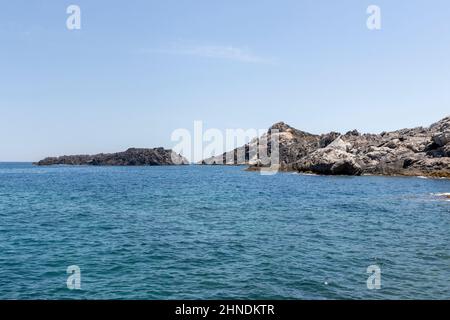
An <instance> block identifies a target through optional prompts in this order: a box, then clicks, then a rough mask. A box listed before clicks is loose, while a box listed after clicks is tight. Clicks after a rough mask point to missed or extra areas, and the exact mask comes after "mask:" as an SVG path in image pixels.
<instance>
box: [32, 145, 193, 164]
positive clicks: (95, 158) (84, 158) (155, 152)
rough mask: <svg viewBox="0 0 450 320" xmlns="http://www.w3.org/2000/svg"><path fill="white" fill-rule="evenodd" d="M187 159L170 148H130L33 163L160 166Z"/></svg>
mask: <svg viewBox="0 0 450 320" xmlns="http://www.w3.org/2000/svg"><path fill="white" fill-rule="evenodd" d="M188 163H189V162H188V160H187V159H186V158H184V157H182V156H181V155H179V154H177V153H174V152H173V151H172V150H167V149H164V148H154V149H143V148H130V149H128V150H126V151H124V152H117V153H100V154H96V155H71V156H61V157H49V158H45V159H43V160H41V161H39V162H36V163H34V164H35V165H37V166H50V165H73V166H75V165H92V166H161V165H183V164H188Z"/></svg>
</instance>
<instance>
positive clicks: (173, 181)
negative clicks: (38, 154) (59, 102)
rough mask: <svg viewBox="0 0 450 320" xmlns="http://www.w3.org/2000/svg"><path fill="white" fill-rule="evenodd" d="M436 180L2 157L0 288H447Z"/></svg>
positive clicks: (382, 293)
mask: <svg viewBox="0 0 450 320" xmlns="http://www.w3.org/2000/svg"><path fill="white" fill-rule="evenodd" d="M445 192H450V181H449V180H434V179H420V178H392V177H322V176H307V175H296V174H291V173H281V174H277V175H274V176H261V175H259V174H258V173H255V172H245V171H243V168H242V167H220V166H211V167H200V166H183V167H33V166H32V165H31V164H11V163H10V164H5V163H4V164H0V299H58V298H63V299H86V298H90V299H196V298H198V299H225V298H231V299H237V298H243V299H269V298H273V299H347V298H353V299H360V298H366V299H381V298H385V299H396V298H406V299H412V298H419V299H426V298H431V299H448V298H450V202H448V201H445V200H444V199H442V198H439V197H437V196H434V195H432V194H436V193H445ZM374 264H375V265H378V266H379V267H380V268H381V272H382V274H381V281H382V282H381V285H382V287H381V289H380V290H369V289H367V285H366V280H367V278H368V276H369V275H368V274H367V273H366V269H367V267H368V266H369V265H374ZM70 265H77V266H79V267H80V269H81V290H69V289H68V288H67V285H66V280H67V277H68V274H67V273H66V269H67V267H68V266H70Z"/></svg>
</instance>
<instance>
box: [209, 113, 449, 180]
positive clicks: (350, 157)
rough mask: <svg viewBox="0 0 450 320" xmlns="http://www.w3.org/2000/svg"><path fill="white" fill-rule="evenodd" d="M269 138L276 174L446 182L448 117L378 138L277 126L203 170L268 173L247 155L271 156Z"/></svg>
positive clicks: (258, 159) (447, 176)
mask: <svg viewBox="0 0 450 320" xmlns="http://www.w3.org/2000/svg"><path fill="white" fill-rule="evenodd" d="M272 134H275V135H277V136H278V137H277V138H278V141H279V168H280V170H282V171H294V172H303V173H314V174H323V175H355V176H357V175H400V176H426V177H444V178H450V117H446V118H444V119H442V120H440V121H438V122H436V123H434V124H432V125H431V126H429V127H417V128H412V129H401V130H397V131H392V132H382V133H380V134H367V133H366V134H361V133H359V132H358V131H357V130H353V131H349V132H347V133H345V134H341V133H338V132H330V133H326V134H320V135H317V134H311V133H308V132H304V131H301V130H298V129H295V128H293V127H291V126H289V125H287V124H286V123H284V122H278V123H276V124H274V125H273V126H272V127H271V128H269V130H268V131H267V133H266V134H265V135H263V136H261V137H260V138H256V139H254V140H252V141H251V142H250V143H249V144H246V145H245V146H242V147H239V148H237V149H234V150H232V151H230V152H228V153H224V154H222V155H219V156H216V157H212V158H208V159H205V160H203V161H202V162H201V164H203V165H208V164H225V165H236V164H246V165H248V166H249V168H248V170H260V169H261V168H265V167H268V166H270V165H271V164H270V163H269V164H267V163H266V164H262V161H261V159H260V158H259V157H258V155H252V154H250V153H249V150H251V149H252V147H255V145H259V144H261V145H262V147H263V149H264V148H266V149H267V150H269V151H270V148H267V142H266V141H270V139H271V135H272ZM261 141H264V142H261ZM264 144H266V145H264ZM237 154H243V155H244V156H242V159H240V160H241V161H238V159H237V157H236V155H237ZM269 154H270V152H269ZM226 159H234V161H233V160H232V161H229V160H228V161H226Z"/></svg>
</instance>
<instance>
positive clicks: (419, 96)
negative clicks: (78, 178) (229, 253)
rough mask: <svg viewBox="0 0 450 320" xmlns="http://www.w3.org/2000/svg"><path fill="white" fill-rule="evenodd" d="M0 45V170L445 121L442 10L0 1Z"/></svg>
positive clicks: (284, 1)
mask: <svg viewBox="0 0 450 320" xmlns="http://www.w3.org/2000/svg"><path fill="white" fill-rule="evenodd" d="M70 4H77V5H79V6H80V7H81V10H82V29H81V30H78V31H69V30H67V28H66V18H67V16H68V15H67V14H66V8H67V6H68V5H70ZM370 4H376V5H378V6H380V7H381V10H382V29H381V30H380V31H370V30H368V29H367V27H366V19H367V16H368V15H367V14H366V9H367V7H368V5H370ZM0 43H1V50H0V111H1V113H0V137H1V138H0V139H1V140H0V141H1V144H0V161H33V160H38V159H40V158H43V157H45V156H48V155H61V154H74V153H97V152H113V151H120V150H123V149H126V148H128V147H130V146H135V147H156V146H164V147H172V146H173V143H172V142H171V141H170V134H171V132H172V131H173V130H174V129H177V128H188V129H190V128H192V126H193V121H194V120H203V121H204V124H205V126H206V127H207V128H219V129H225V128H243V129H246V128H256V129H259V128H267V127H269V126H270V125H271V124H272V123H274V122H277V121H281V120H283V121H285V122H287V123H289V124H291V125H292V126H294V127H297V128H299V129H302V130H306V131H310V132H313V133H322V132H328V131H331V130H335V131H341V132H344V131H347V130H350V129H354V128H357V129H359V130H360V131H363V132H380V131H383V130H391V129H397V128H400V127H410V126H417V125H428V124H430V123H432V122H434V121H437V120H439V119H440V118H443V117H444V116H446V115H449V114H450V112H449V110H450V1H448V0H431V1H419V0H408V1H407V0H403V1H402V0H396V1H392V0H371V1H364V0H352V1H350V0H342V1H334V0H327V1H325V0H310V1H306V0H276V1H275V0H272V1H267V0H245V1H243V0H214V1H211V0H164V1H163V0H158V1H144V0H141V1H138V0H128V1H103V0H102V1H101V0H95V1H92V0H89V1H87V0H72V1H62V0H54V1H50V0H41V1H38V0H36V1H29V0H15V1H2V2H1V4H0Z"/></svg>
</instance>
